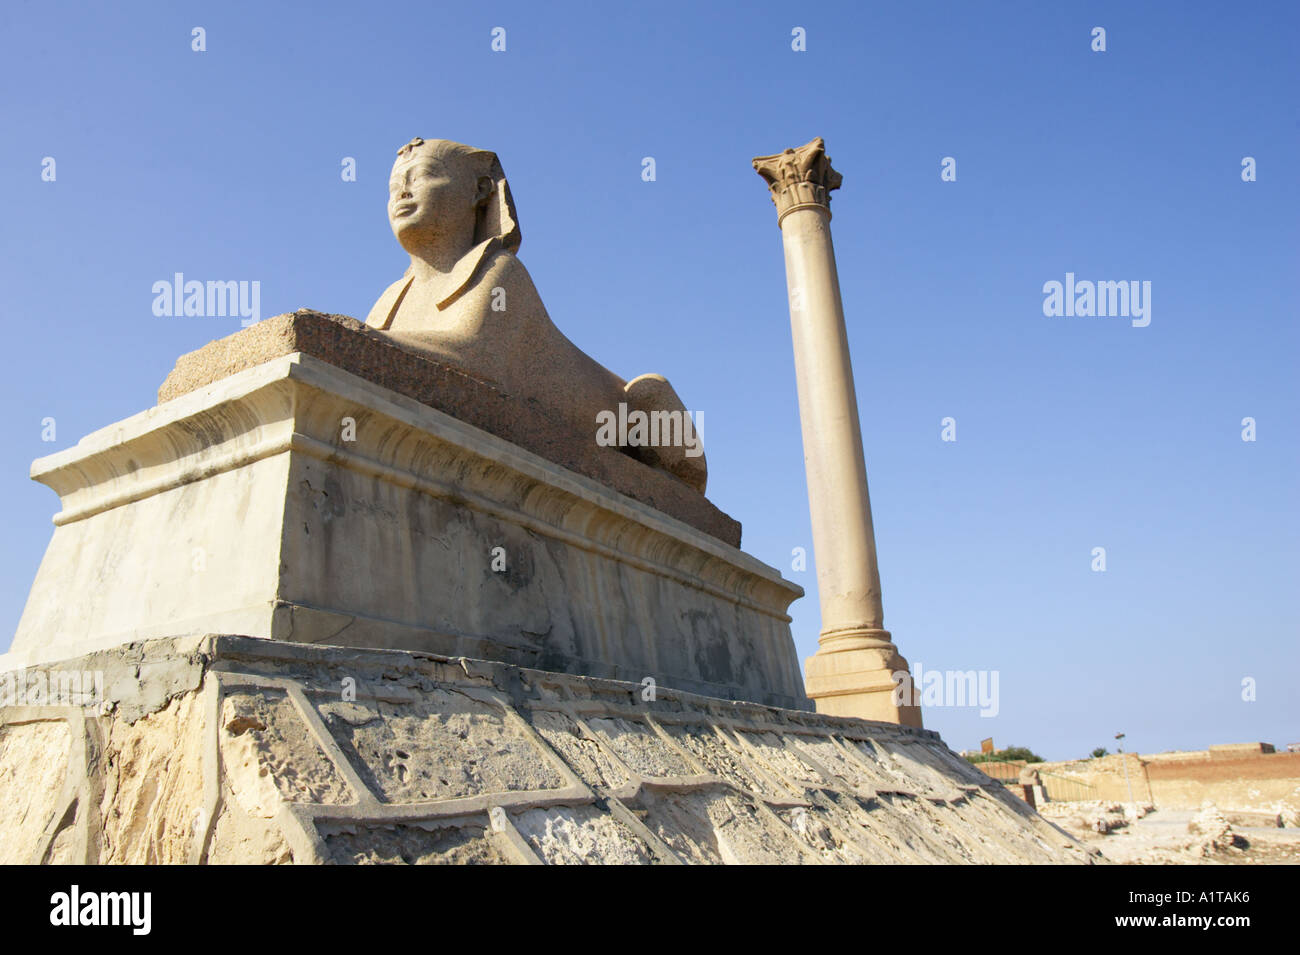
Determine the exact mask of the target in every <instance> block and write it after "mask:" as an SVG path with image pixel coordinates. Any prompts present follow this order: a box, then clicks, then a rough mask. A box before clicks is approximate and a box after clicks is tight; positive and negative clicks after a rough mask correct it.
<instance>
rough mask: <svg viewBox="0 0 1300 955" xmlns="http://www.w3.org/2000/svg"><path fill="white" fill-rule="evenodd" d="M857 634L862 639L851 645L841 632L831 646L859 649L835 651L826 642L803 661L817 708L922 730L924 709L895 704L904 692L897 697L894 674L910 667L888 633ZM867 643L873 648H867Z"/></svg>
mask: <svg viewBox="0 0 1300 955" xmlns="http://www.w3.org/2000/svg"><path fill="white" fill-rule="evenodd" d="M857 636H859V637H860V638H862V639H860V640H857V641H851V640H847V639H845V637H847V635H846V634H837V635H836V636H835V638H834V640H833V645H834V644H838V645H841V646H843V644H845V643H852V642H857V643H859V646H858V647H850V648H846V649H842V650H841V649H835V650H832V649H828V648H827V647H826V645H825V644H823V647H822V649H820V650H818V651H817V653H815V654H814V655H813V656H811V657H809V658H808V659H807V661H805V671H804V672H805V678H804V690H805V692H806V693H807V694H808V696H809V698H810V699H812V700H813V702H814V703H815V704H816V705H817V712H818V713H826V714H828V715H830V716H851V717H855V718H857V719H862V720H879V721H880V722H883V723H898V724H901V725H903V726H914V727H918V728H920V727H921V725H922V723H921V708H920V707H919V706H915V705H912V704H910V703H899V702H896V699H898V698H901V697H904V694H903V693H901V692H899V693H898V694H897V696H896V695H895V691H896V690H897V688H898V682H897V681H895V680H894V678H893V675H894V673H896V672H899V671H907V670H908V664H907V661H906V660H905V659H903V657H902V655H900V654H899V652H898V649H897V648H896V647H895V646H894V645H893V644H892V643H889V642H888V641H889V632H888V631H886V630H875V631H870V632H862V633H860V634H858V635H857ZM863 643H867V644H874V645H871V646H865V647H864V646H861V644H863ZM882 644H883V645H882Z"/></svg>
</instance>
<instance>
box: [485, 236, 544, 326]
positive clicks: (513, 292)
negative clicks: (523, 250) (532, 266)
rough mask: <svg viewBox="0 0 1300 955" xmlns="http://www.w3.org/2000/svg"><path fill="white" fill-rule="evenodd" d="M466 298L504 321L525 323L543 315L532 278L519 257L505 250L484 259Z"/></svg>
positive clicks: (539, 297) (542, 308) (538, 295)
mask: <svg viewBox="0 0 1300 955" xmlns="http://www.w3.org/2000/svg"><path fill="white" fill-rule="evenodd" d="M466 298H467V299H470V300H471V302H472V303H473V304H474V305H476V306H480V307H483V308H485V309H487V310H488V311H489V312H491V313H494V314H498V315H500V316H501V317H503V318H509V319H514V320H525V319H538V318H542V317H545V316H546V307H545V306H544V305H543V304H542V297H541V295H540V294H539V293H538V291H537V286H536V285H534V284H533V277H532V276H531V275H529V274H528V270H527V269H526V268H524V264H523V263H522V262H520V261H519V258H518V256H516V255H515V254H514V253H513V252H507V251H506V250H504V249H499V250H497V251H496V252H495V253H494V254H492V255H491V256H490V257H488V258H487V259H485V260H484V262H483V264H482V265H481V266H480V267H479V273H478V278H477V280H476V281H475V282H474V283H473V287H472V288H471V289H470V290H468V293H467V295H466Z"/></svg>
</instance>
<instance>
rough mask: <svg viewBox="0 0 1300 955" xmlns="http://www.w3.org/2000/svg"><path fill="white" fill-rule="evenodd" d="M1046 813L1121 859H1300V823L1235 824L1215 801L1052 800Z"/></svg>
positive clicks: (1158, 861)
mask: <svg viewBox="0 0 1300 955" xmlns="http://www.w3.org/2000/svg"><path fill="white" fill-rule="evenodd" d="M1040 810H1041V811H1042V815H1043V816H1045V817H1046V818H1047V819H1049V820H1050V821H1052V822H1053V823H1055V824H1056V825H1058V826H1060V827H1061V828H1062V829H1064V830H1065V831H1066V832H1068V833H1070V834H1071V835H1073V836H1074V837H1075V838H1077V839H1079V840H1080V841H1082V842H1083V843H1084V844H1085V845H1088V846H1091V847H1095V848H1097V849H1100V850H1101V852H1102V854H1103V855H1104V856H1105V857H1106V858H1107V859H1109V860H1110V861H1112V862H1117V863H1120V864H1123V865H1300V829H1296V828H1285V829H1278V828H1263V827H1257V826H1233V825H1230V824H1229V823H1228V821H1227V820H1226V819H1225V818H1224V816H1223V815H1222V814H1221V813H1219V812H1218V810H1217V809H1215V808H1214V807H1213V806H1207V807H1205V808H1202V809H1201V810H1199V811H1195V812H1193V811H1190V810H1173V809H1150V808H1148V807H1141V808H1139V809H1138V810H1137V814H1138V815H1139V816H1140V818H1137V819H1134V818H1133V816H1134V811H1133V809H1132V808H1131V807H1129V808H1126V807H1124V806H1122V805H1120V804H1117V803H1049V804H1048V805H1046V806H1042V807H1040Z"/></svg>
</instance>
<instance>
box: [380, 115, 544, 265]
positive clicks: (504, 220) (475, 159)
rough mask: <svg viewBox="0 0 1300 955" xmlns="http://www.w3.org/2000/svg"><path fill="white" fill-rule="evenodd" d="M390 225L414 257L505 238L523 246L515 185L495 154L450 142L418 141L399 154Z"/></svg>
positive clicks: (510, 243) (509, 243) (512, 245)
mask: <svg viewBox="0 0 1300 955" xmlns="http://www.w3.org/2000/svg"><path fill="white" fill-rule="evenodd" d="M388 221H389V224H390V225H391V226H392V227H393V234H394V235H395V236H397V241H398V242H399V243H401V245H402V248H404V249H406V251H407V252H409V253H411V254H412V255H416V254H418V253H419V252H421V251H426V250H430V249H433V248H437V249H440V250H443V251H451V252H454V253H456V254H464V253H465V252H467V251H469V249H471V248H472V247H473V246H475V245H477V244H478V243H480V242H483V241H485V240H487V239H491V238H499V239H501V241H502V244H503V246H504V247H505V248H506V249H507V250H508V251H510V252H514V251H516V250H518V248H519V241H520V235H519V225H518V223H517V222H516V220H515V208H514V203H513V202H512V201H511V198H510V187H509V186H508V185H507V184H506V178H505V174H504V173H503V172H502V170H501V163H500V161H499V160H498V159H497V157H496V154H495V153H491V152H488V151H487V150H484V149H475V148H474V147H472V146H466V145H463V144H462V143H455V142H451V141H450V140H446V139H430V140H424V139H419V138H416V139H413V140H411V141H410V142H409V143H407V144H406V145H405V146H403V147H402V148H401V149H399V150H398V151H397V161H396V162H395V163H393V173H392V175H391V176H390V177H389V180H388Z"/></svg>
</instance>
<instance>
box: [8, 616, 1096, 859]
mask: <svg viewBox="0 0 1300 955" xmlns="http://www.w3.org/2000/svg"><path fill="white" fill-rule="evenodd" d="M63 665H64V666H66V667H73V668H77V669H79V670H82V671H96V672H102V673H104V674H105V680H104V682H105V686H106V691H105V692H106V697H107V698H106V700H105V701H104V703H105V705H102V706H100V707H95V708H88V707H72V706H39V705H33V706H25V707H9V708H6V709H4V710H3V711H0V712H2V713H3V716H2V717H0V791H3V792H4V793H5V795H6V798H4V799H2V800H0V862H3V863H16V862H55V863H58V862H75V863H187V862H188V863H289V862H293V863H299V864H302V863H336V864H353V863H358V864H365V863H392V864H402V863H412V864H414V863H420V864H438V863H471V862H473V863H526V864H537V863H546V864H566V863H619V864H670V865H672V864H679V863H760V864H763V863H802V864H822V863H824V864H844V863H856V864H861V863H953V862H964V863H1076V862H1077V863H1087V862H1093V861H1096V856H1095V854H1094V853H1090V852H1088V851H1087V850H1085V849H1083V848H1082V847H1081V846H1080V845H1079V844H1078V843H1076V842H1075V841H1074V840H1073V839H1071V838H1069V837H1068V836H1066V835H1065V834H1064V833H1062V832H1061V831H1060V830H1058V829H1056V828H1055V827H1054V826H1051V825H1049V824H1048V823H1047V822H1045V821H1043V820H1042V819H1041V818H1039V817H1038V816H1037V814H1035V813H1034V812H1033V811H1032V810H1030V809H1029V808H1028V807H1026V806H1025V805H1024V804H1023V803H1022V802H1021V801H1020V800H1018V799H1016V798H1015V797H1014V796H1012V795H1010V793H1008V792H1007V791H1006V790H1005V789H1003V788H1002V786H1001V784H999V783H996V782H994V781H992V780H990V779H989V778H988V777H986V776H984V775H983V774H981V773H979V772H978V771H976V770H975V769H974V768H973V767H971V766H970V765H968V764H967V763H966V762H965V761H964V760H962V759H961V758H960V757H957V756H956V755H954V754H953V753H952V752H950V751H949V750H948V748H947V747H945V746H944V745H943V743H942V741H940V739H939V738H938V736H937V734H935V733H934V732H932V731H927V730H919V729H913V728H909V727H902V726H894V725H889V724H884V723H870V722H866V721H862V720H853V719H839V718H835V717H829V716H824V715H821V714H815V713H810V712H806V711H794V710H780V709H774V708H770V707H762V706H757V705H753V704H746V703H728V702H725V701H722V700H718V699H713V698H706V697H700V696H693V695H690V694H683V693H673V692H661V693H659V694H658V696H657V698H656V699H655V700H654V701H646V700H644V699H643V688H642V687H641V686H640V685H638V684H629V683H616V682H611V681H607V680H599V679H593V678H586V677H576V676H569V675H565V674H560V673H553V672H543V671H538V670H529V669H521V668H517V667H513V666H509V665H506V664H498V663H486V662H482V661H474V660H467V659H454V658H447V657H441V656H434V655H428V654H420V653H410V652H403V651H393V650H387V651H380V650H374V651H357V650H342V649H339V648H334V647H314V646H308V645H303V644H289V643H283V642H278V641H268V640H255V639H249V638H241V637H230V636H208V637H199V638H186V639H176V640H154V641H149V642H146V643H142V644H133V645H131V646H126V647H117V648H114V649H111V650H105V651H101V652H100V653H98V654H94V655H91V656H88V657H85V658H80V659H77V660H73V661H66V662H65V663H64V664H63ZM38 669H39V668H38ZM137 674H142V675H146V676H147V678H146V679H144V680H141V679H138V678H137ZM27 678H28V680H29V682H35V681H33V680H32V679H31V675H30V671H29V673H28V677H27ZM51 678H52V677H46V678H45V679H46V680H47V681H49V680H50V679H51ZM20 783H21V785H19V784H20Z"/></svg>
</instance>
